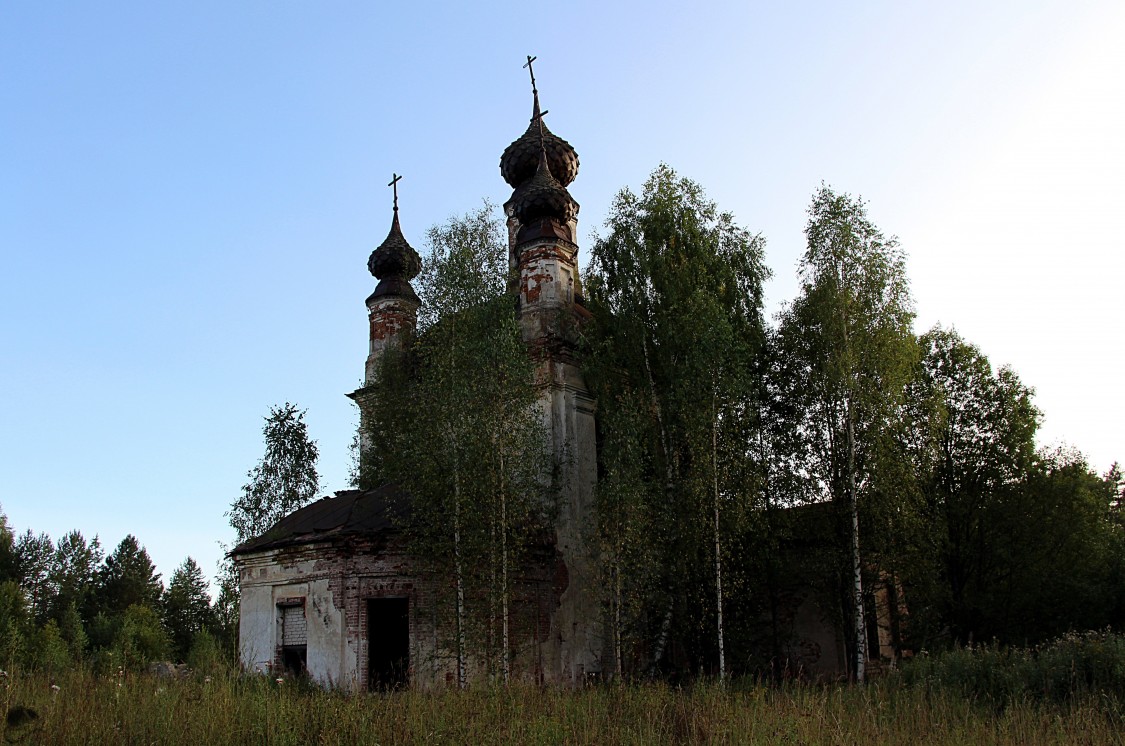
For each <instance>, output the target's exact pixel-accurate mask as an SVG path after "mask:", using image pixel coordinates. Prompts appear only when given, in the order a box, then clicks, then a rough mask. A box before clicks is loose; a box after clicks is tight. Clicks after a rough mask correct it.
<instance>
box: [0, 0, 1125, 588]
mask: <svg viewBox="0 0 1125 746" xmlns="http://www.w3.org/2000/svg"><path fill="white" fill-rule="evenodd" d="M1122 39H1125V5H1122V4H1121V3H1120V2H1108V1H1107V2H1102V3H1091V2H1074V1H1073V0H1072V1H1065V2H1064V1H1059V2H1027V1H1018V2H987V1H986V2H947V3H902V2H872V3H848V4H843V3H829V2H789V3H749V2H745V0H742V1H740V2H726V3H702V4H691V3H656V2H645V3H606V2H572V3H567V4H563V5H558V4H556V5H543V4H534V3H518V4H502V3H459V2H458V3H452V2H450V3H425V2H420V3H393V4H391V3H374V2H366V3H335V2H325V3H315V4H314V3H295V2H269V3H266V2H260V3H231V2H223V3H203V2H199V3H131V4H123V3H71V4H67V3H33V2H7V3H3V4H0V258H2V264H0V392H2V393H0V503H2V506H3V510H4V511H5V512H6V513H7V514H8V517H9V520H10V522H11V524H12V525H13V527H14V528H15V529H16V530H17V531H21V532H22V531H23V530H25V529H27V528H32V529H34V530H35V531H37V532H38V531H47V532H49V533H50V534H51V535H52V536H53V537H55V538H58V537H59V536H60V535H62V534H63V533H64V532H65V531H67V530H69V529H71V528H78V529H81V530H82V531H83V532H84V533H85V534H86V535H87V536H88V537H89V536H93V535H94V534H98V535H100V537H101V539H102V543H103V545H105V546H106V548H107V549H111V548H112V547H113V546H115V545H116V544H117V543H118V542H119V541H120V540H121V539H122V538H123V537H124V536H125V534H127V533H133V534H135V535H136V536H138V537H139V539H140V540H141V541H142V542H143V543H144V544H145V545H146V546H147V548H148V550H149V552H150V553H151V554H152V556H153V558H154V559H155V561H156V563H157V565H158V568H159V570H160V571H161V572H163V573H164V575H165V578H167V576H168V575H169V574H170V573H171V571H172V570H173V569H174V568H175V566H176V565H178V564H179V563H180V562H181V561H182V560H183V559H184V557H186V556H188V555H191V556H193V557H194V558H195V559H196V560H198V561H199V562H200V564H201V565H202V566H203V568H204V570H205V571H207V572H210V571H211V570H212V569H213V568H214V565H215V562H216V560H217V559H218V557H219V554H220V551H219V548H218V544H217V542H218V541H220V540H229V539H230V538H231V531H230V529H229V528H228V526H227V524H226V521H225V519H224V518H223V512H224V511H225V510H226V508H227V506H228V504H229V503H230V501H231V500H232V499H233V498H234V497H235V496H236V495H237V494H238V493H239V490H240V487H241V485H242V484H243V483H244V482H245V478H246V471H247V469H249V468H250V467H251V466H252V465H253V464H254V463H255V462H256V460H257V459H258V458H259V457H260V455H261V452H262V444H261V424H262V417H263V416H264V415H265V414H266V413H267V411H268V410H269V407H270V405H271V404H276V403H280V402H283V401H286V400H290V401H294V402H296V403H298V404H300V405H301V406H302V407H306V408H308V421H309V426H310V430H311V434H312V436H313V437H314V438H316V439H317V440H318V441H319V444H320V449H321V462H320V470H321V473H322V475H323V487H324V490H325V492H327V491H330V490H335V489H342V488H344V487H345V486H346V478H347V466H348V443H349V441H350V439H351V434H352V430H353V428H354V423H355V415H354V412H353V410H352V406H351V403H350V402H349V400H347V399H346V398H345V397H344V393H345V392H347V391H350V390H352V389H354V388H355V387H356V385H357V384H358V382H359V379H360V377H361V376H362V372H363V361H364V357H365V355H366V345H367V339H366V335H367V329H366V317H365V309H364V305H363V301H364V298H366V297H367V295H368V294H369V293H370V292H371V289H372V288H373V286H374V280H373V278H371V276H370V275H369V274H368V273H367V270H366V266H365V263H366V261H367V256H368V253H369V252H370V251H371V249H372V248H374V246H375V245H377V244H378V243H379V242H380V241H381V240H382V238H383V237H384V236H385V234H386V230H387V227H388V225H389V220H390V210H389V208H390V194H389V190H388V189H387V188H386V187H385V186H384V185H385V184H386V183H387V181H388V180H389V177H390V174H391V172H392V171H397V172H399V173H402V174H404V175H405V178H404V179H403V181H402V183H401V192H400V194H401V202H402V221H403V227H404V230H405V232H406V234H407V236H408V238H410V239H411V240H412V241H413V243H414V244H415V246H416V247H418V248H420V249H421V248H422V246H423V241H422V236H423V234H424V231H425V229H426V228H427V227H428V226H429V225H431V224H433V223H436V222H440V221H442V220H444V219H446V218H447V217H448V216H450V215H451V214H454V213H462V212H465V211H467V210H469V209H472V208H474V207H476V206H477V205H479V204H480V200H481V199H482V198H485V197H487V198H489V199H491V200H493V201H494V202H496V203H500V202H503V201H504V200H505V199H506V198H507V197H508V196H509V194H510V192H509V191H508V189H507V187H506V185H505V184H504V182H503V181H502V179H501V178H500V174H499V169H498V167H497V163H498V160H499V156H500V153H501V151H502V150H503V149H504V147H505V146H506V145H507V144H508V143H509V142H510V141H511V140H512V139H514V138H515V137H517V136H518V135H519V134H520V133H522V131H523V129H524V128H525V127H526V125H527V118H528V115H529V113H530V92H529V85H528V81H527V77H526V71H524V70H523V69H521V64H522V63H523V60H524V56H525V55H527V54H535V55H538V57H539V61H538V62H537V63H536V74H537V78H538V80H539V88H540V91H541V94H542V97H543V103H544V106H545V107H546V108H548V109H549V110H550V115H549V117H548V120H549V122H550V125H551V128H552V129H553V130H554V131H555V132H557V133H558V134H560V135H561V136H563V137H565V138H567V139H568V140H570V141H571V143H573V144H574V146H575V147H576V148H577V150H578V152H579V154H580V157H581V161H582V168H581V172H580V173H579V176H578V180H577V181H576V182H575V183H574V185H573V186H572V187H571V192H572V194H573V195H574V196H575V198H576V199H577V200H578V201H579V202H580V203H581V204H582V213H581V215H580V235H581V236H582V243H583V244H584V245H587V246H588V245H589V243H590V233H591V232H592V231H594V230H597V228H598V226H599V225H600V224H601V223H602V221H603V220H604V216H605V211H606V208H607V206H608V204H609V201H610V199H611V197H612V195H613V194H614V193H615V192H616V191H617V190H618V189H620V188H621V187H623V186H625V185H631V186H633V187H634V188H637V187H638V186H639V185H640V183H641V182H642V181H643V179H644V178H645V176H646V175H647V174H648V173H649V172H650V171H651V170H652V168H653V167H654V166H656V165H657V163H659V162H660V161H666V162H667V163H669V164H670V165H671V166H673V167H674V168H676V169H677V170H678V171H680V172H681V173H682V174H684V175H686V176H688V177H690V178H693V179H695V180H697V181H699V182H700V183H702V184H703V185H704V187H705V188H706V189H707V190H708V192H709V194H710V196H711V197H712V198H714V199H715V200H716V201H717V202H718V203H719V205H720V206H721V207H722V208H724V209H726V210H730V211H732V212H734V214H735V215H736V217H737V219H738V221H739V222H740V223H741V224H743V225H744V226H746V227H747V228H749V229H750V230H753V231H755V232H761V233H762V234H763V235H764V236H765V238H766V239H767V241H768V244H767V261H768V263H769V264H770V266H771V267H772V269H773V271H774V273H775V279H774V280H773V281H772V282H771V284H770V286H769V299H770V304H771V310H776V308H777V307H778V305H779V304H780V303H781V302H784V301H785V300H787V299H789V298H791V297H792V295H793V294H794V292H795V289H796V282H795V279H794V276H795V268H796V263H797V259H798V257H799V255H800V253H801V251H802V249H803V235H802V228H803V226H804V210H805V208H806V206H807V203H808V200H809V197H810V196H811V194H812V192H813V190H814V189H816V187H817V186H818V185H819V183H820V182H821V181H822V180H824V181H826V182H827V183H829V184H831V185H832V186H834V187H835V188H836V189H838V190H842V191H847V192H851V193H858V194H862V195H863V196H864V197H865V198H866V199H868V200H869V202H870V208H869V209H870V215H871V216H872V218H873V219H874V220H875V221H876V222H877V223H878V224H879V225H880V227H882V228H883V230H884V231H885V232H887V233H891V234H896V235H898V236H899V238H900V239H901V241H902V245H903V247H904V248H905V250H906V251H907V252H908V254H909V256H910V260H909V269H910V273H911V279H912V281H913V287H914V291H915V296H916V299H917V304H918V330H919V331H923V330H925V329H926V328H928V327H929V326H931V325H932V324H933V323H935V322H937V321H941V322H942V323H944V324H946V325H955V326H956V327H957V329H958V330H959V331H960V332H961V333H962V334H963V335H964V336H965V337H966V338H968V339H969V340H970V341H973V342H975V343H977V344H979V345H980V346H981V347H982V348H983V349H984V351H985V352H986V353H987V354H988V355H989V356H990V357H991V359H992V361H993V363H994V364H1003V363H1008V364H1011V365H1012V366H1013V367H1014V368H1015V369H1016V370H1017V372H1018V373H1019V374H1020V375H1021V376H1022V378H1023V379H1024V381H1025V382H1026V383H1028V384H1029V385H1031V386H1034V387H1035V388H1036V389H1037V391H1038V396H1037V403H1038V404H1039V406H1040V407H1041V408H1042V409H1043V410H1044V412H1045V414H1046V418H1045V425H1044V428H1043V432H1042V439H1041V440H1042V442H1043V443H1044V444H1051V443H1056V442H1060V441H1065V442H1067V443H1070V444H1072V445H1074V446H1075V447H1077V448H1079V449H1081V450H1082V451H1084V452H1085V453H1087V454H1088V455H1089V457H1090V458H1091V461H1092V463H1093V464H1094V465H1095V466H1096V467H1097V468H1098V469H1099V470H1105V469H1106V468H1108V467H1109V465H1110V463H1111V462H1112V461H1113V460H1115V459H1123V460H1125V435H1123V432H1125V428H1123V423H1125V397H1123V396H1122V390H1121V386H1122V385H1121V376H1120V373H1119V371H1120V370H1121V368H1122V361H1123V357H1125V353H1123V352H1122V319H1123V318H1125V300H1123V298H1125V295H1123V293H1122V289H1121V285H1122V275H1123V271H1125V259H1123V257H1125V238H1123V235H1125V234H1123V232H1122V231H1121V229H1120V225H1119V223H1120V218H1121V215H1122V212H1123V206H1125V180H1123V178H1122V174H1123V172H1125V145H1123V142H1125V135H1123V133H1125V43H1122Z"/></svg>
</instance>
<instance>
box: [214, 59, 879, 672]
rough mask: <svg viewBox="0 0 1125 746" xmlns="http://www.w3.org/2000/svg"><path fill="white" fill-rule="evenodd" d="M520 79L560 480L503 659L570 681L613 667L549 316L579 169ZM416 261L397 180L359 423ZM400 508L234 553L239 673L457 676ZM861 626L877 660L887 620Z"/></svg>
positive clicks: (530, 258)
mask: <svg viewBox="0 0 1125 746" xmlns="http://www.w3.org/2000/svg"><path fill="white" fill-rule="evenodd" d="M532 85H533V96H534V101H533V110H532V118H531V123H530V125H529V126H528V128H527V130H526V132H524V134H523V135H521V136H520V137H519V138H518V139H516V140H515V141H514V142H512V143H511V144H510V145H509V146H508V147H507V148H506V149H505V150H504V152H503V155H502V157H501V159H500V170H501V174H502V176H503V178H504V180H505V181H506V182H507V183H508V185H509V186H511V187H512V189H513V193H512V196H511V198H510V199H509V200H508V201H507V202H506V203H505V205H504V211H505V214H506V216H507V227H508V241H509V261H510V265H511V269H512V274H513V276H515V277H518V286H517V287H515V288H513V292H515V293H518V303H516V304H514V307H515V308H517V309H518V310H516V311H515V313H517V314H518V321H519V326H520V330H521V333H522V336H523V340H524V342H525V343H526V344H527V345H528V346H529V347H531V348H533V349H536V350H538V351H539V353H538V354H539V356H538V357H537V358H536V360H537V365H538V366H539V367H538V373H537V375H538V376H539V380H540V381H541V383H542V384H543V385H542V386H541V389H540V391H541V401H540V404H541V412H542V416H543V421H544V424H545V429H546V431H547V433H548V441H549V444H548V448H549V450H550V451H552V452H553V453H554V454H555V456H556V463H557V464H559V465H560V466H559V467H558V468H559V469H561V474H559V475H558V479H557V481H558V484H559V485H560V487H559V495H558V512H557V516H556V517H555V520H554V527H553V533H554V535H553V536H551V537H549V539H548V540H545V541H543V542H542V543H541V546H538V547H536V548H535V551H533V552H532V553H531V556H532V561H530V562H529V563H527V564H528V566H526V567H524V568H522V569H521V571H520V573H519V575H520V580H519V583H518V587H517V588H516V589H515V591H514V592H513V599H512V603H513V610H512V619H513V622H512V636H511V642H510V649H509V651H508V652H507V655H509V656H510V659H511V661H510V663H511V671H512V676H513V678H514V679H515V680H520V681H526V682H535V683H545V684H555V685H563V686H573V685H580V684H582V683H583V682H585V681H587V680H589V679H591V678H596V677H598V676H601V675H603V674H606V673H608V672H609V671H610V670H611V666H610V664H609V662H608V661H609V660H610V653H609V652H608V646H609V644H610V641H609V640H608V639H607V637H608V632H607V626H606V624H605V619H604V615H605V611H604V609H603V597H602V596H603V594H602V592H601V588H600V587H599V583H600V582H601V580H600V577H599V573H598V571H597V570H598V568H597V566H596V558H595V553H594V552H593V547H592V546H589V544H590V542H589V541H588V540H587V538H586V531H585V530H584V527H586V526H589V525H590V524H591V521H592V513H593V510H594V500H595V487H596V483H597V478H598V464H597V458H598V454H597V448H596V437H597V436H596V428H595V401H594V398H593V397H592V396H591V394H590V391H589V390H588V388H587V386H586V383H585V382H584V380H583V376H582V372H581V368H580V365H579V363H580V361H579V360H578V353H577V349H576V345H575V340H574V339H573V335H568V334H567V333H565V332H563V331H560V329H561V328H564V327H566V326H567V325H562V326H560V324H558V323H556V321H555V320H557V319H558V318H559V317H560V315H562V316H565V317H568V318H571V319H572V320H573V322H574V324H575V325H580V324H582V323H583V322H584V320H585V319H586V318H587V317H589V313H588V312H587V311H586V310H585V308H584V307H583V298H582V294H581V283H580V281H579V268H578V245H577V214H578V205H577V203H576V202H575V201H574V200H573V199H572V198H571V196H570V194H569V192H568V191H567V187H568V186H570V185H571V183H572V182H573V181H574V180H575V178H576V177H577V175H578V165H579V163H578V156H577V154H576V152H575V150H574V149H573V148H572V147H571V146H570V144H569V143H568V142H567V141H566V140H564V139H562V138H560V137H558V136H556V135H554V134H552V133H551V132H550V131H549V130H547V128H546V126H545V125H544V124H543V120H542V118H541V115H540V105H539V97H538V92H537V91H535V90H534V77H532ZM396 180H397V177H396ZM420 266H421V263H420V259H419V256H418V254H417V253H416V252H415V250H414V249H413V248H412V247H411V245H410V244H409V243H408V241H407V239H406V238H405V236H404V234H403V231H402V229H401V226H400V223H399V215H398V199H397V187H396V194H395V202H394V214H393V218H392V222H391V228H390V232H389V235H388V236H387V238H386V240H384V241H383V242H382V244H380V245H379V246H378V248H376V249H375V250H374V252H373V253H372V254H371V255H370V259H369V262H368V268H369V269H370V271H371V273H372V274H373V275H374V276H375V277H376V278H377V280H378V284H377V286H376V288H375V290H374V292H373V293H372V294H371V295H370V297H368V298H367V301H366V304H367V311H368V317H369V322H370V324H369V348H368V356H367V360H366V371H365V372H366V376H365V382H364V384H365V385H364V386H363V387H362V388H360V389H359V390H357V391H355V392H353V393H352V394H350V396H351V397H352V398H353V399H354V400H355V401H356V403H357V404H358V405H359V408H360V412H361V417H362V414H363V413H364V412H365V411H367V408H368V407H370V406H371V403H370V397H369V388H370V387H371V386H372V385H373V384H374V383H375V378H376V376H378V372H379V361H380V359H381V356H383V355H384V354H385V352H386V351H387V350H388V349H390V348H392V347H394V346H397V345H400V344H402V343H403V341H404V340H407V339H409V338H410V337H411V335H412V333H413V331H414V328H415V324H416V320H417V314H418V310H419V308H420V301H419V299H418V296H417V295H416V293H415V291H414V289H413V287H412V286H411V280H412V279H413V278H414V277H415V276H416V275H417V274H418V273H419V270H420ZM364 446H365V443H363V442H361V448H363V447H364ZM563 454H566V457H565V458H563ZM402 502H403V496H402V495H400V494H399V492H398V490H397V488H396V487H394V486H393V485H383V486H380V487H377V488H375V489H370V490H348V491H342V492H338V493H336V495H335V496H334V497H326V498H323V499H320V500H319V501H316V502H314V503H312V504H309V505H307V506H305V507H303V508H301V509H299V510H297V511H295V512H293V513H292V514H290V515H289V516H287V517H285V518H283V519H282V520H281V521H280V522H278V523H277V524H276V525H275V526H274V527H273V528H271V529H270V530H269V531H267V532H266V533H264V534H263V535H261V536H259V537H256V538H254V539H251V540H249V541H247V542H244V543H243V544H241V545H239V546H238V547H236V548H235V549H234V550H233V552H232V553H231V554H232V556H233V558H234V560H235V563H236V567H237V569H238V573H239V580H240V589H241V619H240V627H239V646H240V657H241V662H242V665H243V666H244V668H246V669H247V670H257V671H262V672H275V673H280V672H282V671H292V672H296V673H301V674H307V675H308V676H309V677H311V678H312V679H313V680H314V681H316V682H318V683H320V684H322V685H325V686H331V687H336V688H341V689H345V690H351V691H363V690H366V689H384V688H395V687H403V686H413V687H422V688H429V687H434V686H445V685H452V684H453V683H454V682H455V681H456V679H455V676H456V675H457V673H456V671H455V662H454V659H453V655H452V653H451V650H450V646H449V639H450V637H451V635H450V632H449V629H448V626H449V625H450V624H451V622H450V621H449V620H448V619H446V618H441V617H439V616H438V614H436V613H435V612H434V611H433V608H434V604H433V603H432V599H433V597H434V595H435V594H437V593H439V592H447V590H448V589H447V588H441V587H439V583H438V582H437V581H435V580H434V579H433V578H432V577H430V576H427V574H426V573H425V572H423V571H422V570H421V569H420V568H421V564H420V563H419V562H418V561H417V558H415V557H412V556H411V554H410V552H409V551H408V549H407V547H406V543H405V542H404V541H403V540H402V538H401V536H400V531H399V529H398V524H397V522H396V515H397V514H396V511H397V510H399V509H400V507H399V506H401V504H402ZM445 585H448V583H445ZM795 598H796V600H794V601H793V602H792V603H791V608H790V609H789V611H788V612H787V613H786V614H785V615H784V617H785V618H784V620H783V621H784V623H785V624H787V625H788V626H789V630H788V632H787V637H788V639H790V640H791V641H792V643H791V647H792V649H793V650H795V651H797V653H798V654H800V655H801V656H802V658H803V660H804V663H805V665H808V666H809V667H810V669H812V670H821V671H823V672H825V673H829V674H831V673H833V672H835V671H838V670H842V669H843V667H844V656H845V651H844V647H845V646H844V644H843V642H842V635H841V633H840V632H839V631H838V630H837V629H836V628H835V627H834V626H833V625H832V624H830V623H827V622H825V621H824V615H823V614H820V613H819V612H818V611H817V609H816V607H815V605H814V604H813V603H811V602H810V603H804V602H803V601H802V599H803V597H801V596H800V594H798V595H797V596H795ZM872 627H873V632H872V634H871V635H870V636H869V637H871V639H872V640H873V641H874V643H875V645H874V654H876V655H877V654H878V651H879V649H880V646H882V645H885V643H886V634H885V627H886V625H885V624H883V623H882V622H881V621H880V623H878V624H874V625H872ZM474 665H475V666H476V667H477V669H473V666H474ZM479 665H480V664H472V663H471V665H470V669H471V670H470V672H469V675H470V677H473V676H475V675H479V674H480V671H479Z"/></svg>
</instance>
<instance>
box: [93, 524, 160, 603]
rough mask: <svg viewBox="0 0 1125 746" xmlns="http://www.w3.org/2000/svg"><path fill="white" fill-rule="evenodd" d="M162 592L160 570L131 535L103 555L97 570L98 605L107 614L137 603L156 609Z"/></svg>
mask: <svg viewBox="0 0 1125 746" xmlns="http://www.w3.org/2000/svg"><path fill="white" fill-rule="evenodd" d="M163 592H164V586H163V584H162V583H161V582H160V573H158V572H156V566H155V565H153V564H152V559H151V558H150V557H149V556H148V551H147V550H146V549H145V548H144V547H143V546H141V544H140V542H138V541H137V538H136V537H135V536H133V535H132V534H129V535H128V536H126V537H125V538H124V539H122V540H121V543H120V544H118V545H117V548H116V549H114V550H113V554H111V555H109V556H108V557H106V559H105V564H104V565H102V568H101V570H100V571H99V573H98V590H97V594H98V608H99V611H101V612H103V613H106V614H108V615H110V616H115V615H119V614H122V613H124V612H125V611H126V610H127V609H129V608H130V607H132V606H138V605H141V606H148V607H149V608H152V609H156V608H157V607H158V606H159V605H160V597H161V595H162V594H163Z"/></svg>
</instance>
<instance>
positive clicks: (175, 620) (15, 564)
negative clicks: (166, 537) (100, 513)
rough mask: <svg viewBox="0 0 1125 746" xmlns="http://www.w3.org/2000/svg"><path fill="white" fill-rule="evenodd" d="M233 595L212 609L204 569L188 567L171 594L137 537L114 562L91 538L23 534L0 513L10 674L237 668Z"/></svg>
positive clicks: (0, 598) (2, 626)
mask: <svg viewBox="0 0 1125 746" xmlns="http://www.w3.org/2000/svg"><path fill="white" fill-rule="evenodd" d="M231 600H232V599H231V595H230V589H229V588H224V589H223V592H221V593H220V595H219V598H218V599H217V601H216V602H215V603H212V601H211V596H210V593H209V590H208V582H207V579H206V578H205V577H204V575H203V572H202V570H201V569H200V568H199V565H198V564H197V563H196V562H195V560H193V559H192V558H191V557H188V558H186V559H185V560H184V561H183V563H182V564H181V565H179V566H178V567H177V568H176V569H175V570H174V571H173V572H172V576H171V578H170V579H169V581H168V585H167V587H165V585H164V583H163V582H162V580H161V577H160V574H159V573H157V572H156V568H155V566H154V565H153V563H152V560H151V558H150V557H149V554H148V552H147V551H146V550H145V548H144V546H142V545H141V544H140V542H139V541H138V540H137V538H136V537H134V536H133V535H131V534H130V535H128V536H126V537H125V538H124V539H122V540H121V543H120V544H118V545H117V547H116V548H115V549H114V550H113V551H112V552H110V553H109V554H106V553H105V551H104V550H103V549H102V546H101V542H100V540H99V539H98V537H96V536H95V537H94V538H93V539H90V540H87V539H86V538H85V537H84V536H83V535H82V532H81V531H78V530H74V531H70V532H68V533H66V534H64V535H63V536H62V537H60V538H59V539H58V540H57V541H54V540H52V539H51V537H50V536H49V535H48V534H46V533H39V534H36V533H34V532H33V531H32V530H31V529H27V530H26V531H25V532H24V533H22V534H19V535H18V536H16V535H15V533H14V532H13V530H12V529H11V528H10V527H9V525H8V521H7V518H6V517H5V516H3V515H2V514H0V665H3V666H4V668H5V669H9V668H11V667H12V666H14V665H19V666H24V667H29V668H41V669H46V670H48V671H59V670H62V669H64V668H69V667H75V666H92V667H94V668H95V669H97V670H99V671H102V672H105V673H113V672H116V671H119V670H125V669H135V668H137V667H139V666H141V665H142V664H144V663H147V662H149V661H153V660H177V661H187V662H189V663H190V664H192V665H193V666H195V667H198V668H199V669H201V670H208V669H212V668H214V667H216V666H218V665H221V664H222V663H224V662H226V661H229V660H230V650H231V649H232V645H233V635H234V634H235V628H236V626H237V617H234V618H232V616H231V610H232V609H231Z"/></svg>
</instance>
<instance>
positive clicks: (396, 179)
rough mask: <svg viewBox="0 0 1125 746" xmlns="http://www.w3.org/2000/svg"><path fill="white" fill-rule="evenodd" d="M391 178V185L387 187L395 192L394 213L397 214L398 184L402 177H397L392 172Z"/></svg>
mask: <svg viewBox="0 0 1125 746" xmlns="http://www.w3.org/2000/svg"><path fill="white" fill-rule="evenodd" d="M391 177H392V178H391V183H390V184H387V186H389V187H394V190H395V212H398V183H399V182H400V181H402V177H401V176H399V175H398V174H396V173H394V172H392V173H391Z"/></svg>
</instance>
